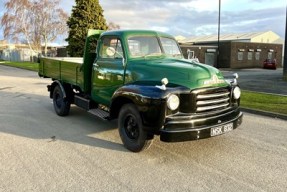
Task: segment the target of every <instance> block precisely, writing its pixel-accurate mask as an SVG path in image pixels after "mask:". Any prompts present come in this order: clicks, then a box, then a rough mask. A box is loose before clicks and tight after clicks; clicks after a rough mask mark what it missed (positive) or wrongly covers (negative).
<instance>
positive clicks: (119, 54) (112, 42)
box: [99, 37, 123, 59]
mask: <svg viewBox="0 0 287 192" xmlns="http://www.w3.org/2000/svg"><path fill="white" fill-rule="evenodd" d="M108 47H113V48H114V49H115V50H116V53H115V54H114V55H113V56H108V55H107V52H106V50H107V48H108ZM99 56H100V57H101V58H103V59H119V58H123V48H122V45H121V41H120V40H119V39H118V38H116V37H104V38H103V39H102V46H101V49H100V53H99Z"/></svg>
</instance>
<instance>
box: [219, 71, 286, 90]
mask: <svg viewBox="0 0 287 192" xmlns="http://www.w3.org/2000/svg"><path fill="white" fill-rule="evenodd" d="M222 72H223V75H224V76H232V74H233V73H238V75H239V79H238V83H239V85H240V87H241V88H242V89H244V90H250V91H256V92H266V93H273V94H281V95H287V81H283V69H282V68H278V69H277V70H269V69H258V68H255V69H234V70H228V71H226V70H224V69H223V70H222Z"/></svg>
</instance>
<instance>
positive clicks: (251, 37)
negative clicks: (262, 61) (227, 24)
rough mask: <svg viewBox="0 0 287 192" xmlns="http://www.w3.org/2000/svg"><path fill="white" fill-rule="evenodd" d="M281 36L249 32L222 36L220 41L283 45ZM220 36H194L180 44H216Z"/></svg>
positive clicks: (272, 33)
mask: <svg viewBox="0 0 287 192" xmlns="http://www.w3.org/2000/svg"><path fill="white" fill-rule="evenodd" d="M280 39H281V38H280V36H279V35H277V34H276V33H274V32H272V31H263V32H249V33H230V34H221V35H220V41H239V42H258V43H279V44H282V43H281V42H282V39H281V40H280ZM217 41H218V35H217V34H216V35H205V36H194V37H190V38H186V39H184V40H182V41H179V43H191V44H192V43H195V44H199V43H215V42H217Z"/></svg>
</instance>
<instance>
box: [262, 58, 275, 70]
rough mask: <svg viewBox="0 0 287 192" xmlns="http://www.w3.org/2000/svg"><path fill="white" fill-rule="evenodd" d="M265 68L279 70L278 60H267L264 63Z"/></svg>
mask: <svg viewBox="0 0 287 192" xmlns="http://www.w3.org/2000/svg"><path fill="white" fill-rule="evenodd" d="M263 68H264V69H276V68H277V63H276V60H275V59H273V60H271V59H265V60H264V61H263Z"/></svg>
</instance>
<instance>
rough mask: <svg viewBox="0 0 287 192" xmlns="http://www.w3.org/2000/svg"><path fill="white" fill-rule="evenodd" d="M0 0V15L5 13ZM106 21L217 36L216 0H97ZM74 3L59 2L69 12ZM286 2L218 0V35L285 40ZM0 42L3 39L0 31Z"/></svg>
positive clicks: (133, 26) (189, 33)
mask: <svg viewBox="0 0 287 192" xmlns="http://www.w3.org/2000/svg"><path fill="white" fill-rule="evenodd" d="M5 1H6V0H0V16H1V15H2V14H3V12H4V11H5V8H4V2H5ZM99 2H100V5H101V6H102V8H103V10H104V16H105V18H106V20H107V22H114V23H116V24H118V25H120V27H121V29H152V30H158V31H163V32H167V33H170V34H172V35H174V36H177V35H181V36H184V37H191V36H202V35H211V34H217V33H218V15H219V0H99ZM74 4H75V2H74V1H73V0H62V2H61V5H60V6H61V7H62V8H63V9H64V10H65V11H66V12H67V13H69V14H70V13H71V10H72V7H73V5H74ZM286 4H287V0H272V1H270V0H221V12H220V13H221V17H220V18H221V19H220V20H221V25H220V33H221V34H227V33H244V32H261V31H269V30H271V31H273V32H275V33H277V34H278V35H279V36H281V37H282V38H284V37H285V24H286V20H285V19H286ZM0 39H3V34H2V29H0Z"/></svg>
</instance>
